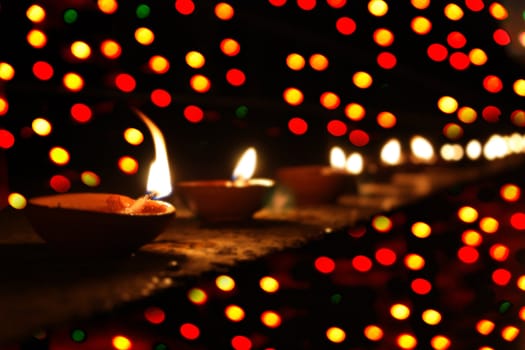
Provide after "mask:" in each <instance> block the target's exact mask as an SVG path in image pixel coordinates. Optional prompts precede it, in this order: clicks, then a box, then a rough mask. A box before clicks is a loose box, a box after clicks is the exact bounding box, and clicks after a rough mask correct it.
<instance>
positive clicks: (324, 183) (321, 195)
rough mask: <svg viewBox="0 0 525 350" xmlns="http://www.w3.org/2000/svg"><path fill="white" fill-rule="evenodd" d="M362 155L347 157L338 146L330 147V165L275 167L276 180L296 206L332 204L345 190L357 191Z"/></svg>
mask: <svg viewBox="0 0 525 350" xmlns="http://www.w3.org/2000/svg"><path fill="white" fill-rule="evenodd" d="M363 166H364V164H363V157H362V156H361V154H359V153H357V152H355V153H352V154H350V155H349V156H348V157H347V156H346V154H345V152H344V151H343V150H342V149H341V148H340V147H337V146H336V147H333V148H332V149H331V150H330V165H317V164H312V165H297V166H286V167H281V168H278V169H277V171H276V180H277V181H278V183H279V186H280V187H281V189H283V190H284V191H288V192H289V193H290V195H291V196H292V199H293V202H294V204H295V205H297V206H308V205H317V204H328V203H335V202H336V201H337V199H338V197H339V196H341V195H342V194H343V193H344V192H345V191H347V190H348V189H350V191H352V192H355V191H356V186H357V185H356V182H357V180H356V175H358V174H360V173H361V172H362V170H363Z"/></svg>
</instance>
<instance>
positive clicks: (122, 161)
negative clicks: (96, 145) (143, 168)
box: [118, 156, 139, 175]
mask: <svg viewBox="0 0 525 350" xmlns="http://www.w3.org/2000/svg"><path fill="white" fill-rule="evenodd" d="M118 167H119V169H120V170H121V171H122V172H123V173H125V174H128V175H132V174H135V173H136V172H137V171H138V170H139V163H138V162H137V161H136V160H135V159H134V158H132V157H130V156H123V157H120V158H119V160H118Z"/></svg>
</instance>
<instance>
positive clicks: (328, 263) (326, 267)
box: [314, 256, 335, 274]
mask: <svg viewBox="0 0 525 350" xmlns="http://www.w3.org/2000/svg"><path fill="white" fill-rule="evenodd" d="M314 266H315V268H316V269H317V271H319V272H321V273H325V274H327V273H332V272H333V271H334V270H335V262H334V260H333V259H331V258H329V257H327V256H320V257H318V258H317V259H315V262H314Z"/></svg>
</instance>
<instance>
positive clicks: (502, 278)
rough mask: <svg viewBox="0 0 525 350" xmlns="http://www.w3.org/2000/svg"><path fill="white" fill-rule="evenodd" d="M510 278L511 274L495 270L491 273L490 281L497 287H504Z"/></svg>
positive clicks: (503, 270) (504, 270) (506, 271)
mask: <svg viewBox="0 0 525 350" xmlns="http://www.w3.org/2000/svg"><path fill="white" fill-rule="evenodd" d="M511 278H512V274H511V273H510V271H509V270H507V269H496V270H495V271H494V272H493V273H492V281H493V282H494V283H495V284H497V285H499V286H506V285H507V284H509V282H510V279H511Z"/></svg>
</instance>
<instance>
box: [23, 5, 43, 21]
mask: <svg viewBox="0 0 525 350" xmlns="http://www.w3.org/2000/svg"><path fill="white" fill-rule="evenodd" d="M26 16H27V18H28V19H29V20H30V21H31V22H33V23H40V22H42V21H43V20H44V19H45V18H46V10H44V8H43V7H42V6H40V5H37V4H33V5H31V6H29V7H28V8H27V11H26Z"/></svg>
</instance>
